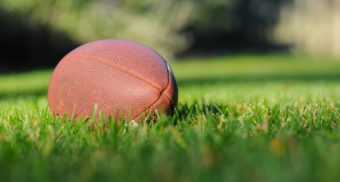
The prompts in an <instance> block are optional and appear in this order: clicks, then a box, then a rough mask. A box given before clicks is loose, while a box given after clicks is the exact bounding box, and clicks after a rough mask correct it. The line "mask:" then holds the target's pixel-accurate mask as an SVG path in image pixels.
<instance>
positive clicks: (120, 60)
mask: <svg viewBox="0 0 340 182" xmlns="http://www.w3.org/2000/svg"><path fill="white" fill-rule="evenodd" d="M177 97H178V90H177V85H176V80H175V77H174V74H173V72H172V71H171V68H170V66H169V65H168V64H167V62H166V61H165V60H164V59H163V57H162V56H160V55H159V54H158V53H157V52H156V51H154V50H153V49H151V48H149V47H147V46H144V45H142V44H140V43H136V42H133V41H129V40H117V39H109V40H98V41H94V42H90V43H87V44H84V45H82V46H80V47H78V48H76V49H74V50H73V51H71V52H70V53H68V54H67V55H66V56H65V57H64V58H63V59H62V60H61V61H60V62H59V63H58V65H57V66H56V68H55V70H54V71H53V74H52V77H51V80H50V83H49V88H48V105H49V108H50V110H51V112H52V113H53V114H54V115H59V116H63V115H66V116H68V117H69V118H78V117H91V116H92V115H93V114H94V111H96V113H95V114H96V115H97V116H98V115H99V114H101V113H103V114H104V116H105V117H106V118H108V117H110V116H112V117H113V118H114V119H116V120H119V119H130V120H138V119H140V118H144V116H145V114H148V113H150V112H154V111H159V112H163V113H167V114H171V113H172V112H173V110H174V107H175V106H176V104H177ZM95 108H96V109H95Z"/></svg>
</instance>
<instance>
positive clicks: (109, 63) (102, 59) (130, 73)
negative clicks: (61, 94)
mask: <svg viewBox="0 0 340 182" xmlns="http://www.w3.org/2000/svg"><path fill="white" fill-rule="evenodd" d="M77 58H78V59H85V60H87V61H89V60H96V61H98V63H101V64H104V65H108V66H111V67H113V68H115V69H117V70H119V71H122V72H124V73H127V74H129V75H131V76H133V77H135V78H137V79H138V80H141V81H144V82H146V83H148V84H149V85H150V86H151V87H153V88H155V89H156V90H157V91H158V92H159V90H162V88H161V87H159V86H158V85H157V84H155V83H153V82H152V81H150V80H148V79H145V78H143V77H141V76H139V75H137V74H135V73H134V72H131V71H129V70H127V69H124V68H121V67H119V66H118V65H116V64H114V63H112V62H110V61H108V60H107V59H104V58H99V57H92V56H83V55H76V56H68V57H67V58H66V59H71V60H73V59H77ZM167 72H168V70H167ZM168 80H169V78H168ZM168 82H169V81H168ZM167 85H168V84H167ZM162 92H163V91H162ZM162 92H161V93H162Z"/></svg>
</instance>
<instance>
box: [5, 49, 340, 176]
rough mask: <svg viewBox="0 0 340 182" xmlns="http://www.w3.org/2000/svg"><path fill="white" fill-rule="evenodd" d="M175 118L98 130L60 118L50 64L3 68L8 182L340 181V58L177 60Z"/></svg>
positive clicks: (114, 125) (172, 63)
mask: <svg viewBox="0 0 340 182" xmlns="http://www.w3.org/2000/svg"><path fill="white" fill-rule="evenodd" d="M171 66H172V67H173V70H174V73H175V75H176V78H177V81H178V85H179V104H178V107H177V110H176V113H175V115H173V116H160V117H159V118H158V121H157V122H156V123H154V124H152V123H140V124H139V125H138V126H137V127H134V126H132V125H131V124H130V123H128V122H119V123H115V122H110V124H109V125H108V126H107V127H106V128H105V129H101V128H100V126H99V129H98V130H93V129H92V128H91V127H89V126H88V125H86V124H84V123H82V122H80V121H78V122H70V121H68V120H67V119H66V118H57V117H53V116H51V114H50V112H49V110H48V107H47V97H46V91H47V85H48V81H49V77H50V75H51V71H50V70H42V71H32V72H28V73H19V74H7V75H6V74H2V75H0V178H1V181H101V180H110V181H132V180H134V181H150V180H152V181H160V180H161V181H211V180H215V181H221V180H223V181H225V180H229V181H339V178H340V173H339V171H340V113H339V109H340V61H339V60H334V59H332V58H329V59H327V58H323V59H318V58H309V57H305V56H293V55H281V54H274V55H235V56H227V57H214V58H207V59H203V58H201V59H197V60H195V59H190V60H183V61H181V62H179V61H178V62H171Z"/></svg>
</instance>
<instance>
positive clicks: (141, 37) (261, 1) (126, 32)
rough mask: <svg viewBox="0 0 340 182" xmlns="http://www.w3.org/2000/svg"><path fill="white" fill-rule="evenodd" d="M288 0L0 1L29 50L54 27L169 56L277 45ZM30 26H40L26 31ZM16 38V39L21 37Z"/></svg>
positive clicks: (77, 38)
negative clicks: (276, 36)
mask: <svg viewBox="0 0 340 182" xmlns="http://www.w3.org/2000/svg"><path fill="white" fill-rule="evenodd" d="M290 1H291V0H276V1H272V0H167V1H165V0H72V1H70V0H1V1H0V7H2V9H3V10H5V11H6V12H7V14H11V15H13V16H14V15H15V16H17V17H19V16H20V17H22V18H21V21H22V22H21V21H8V20H6V16H5V17H3V18H2V19H0V21H2V22H0V23H5V25H4V26H6V27H18V26H21V28H18V29H15V31H14V32H16V33H15V34H25V33H26V34H27V35H26V37H34V39H33V38H31V39H25V40H26V44H27V45H28V46H27V50H26V52H28V53H29V52H34V51H33V50H31V47H35V46H36V44H37V43H36V42H38V41H39V42H40V41H47V42H51V40H53V41H54V40H55V39H47V38H46V34H44V33H41V32H40V31H42V32H46V31H47V32H52V31H54V32H63V33H64V35H63V36H65V37H69V38H70V40H74V41H75V42H78V43H83V42H87V41H92V40H95V39H104V38H123V39H132V40H136V41H139V42H143V43H144V44H146V45H149V46H150V47H153V48H155V49H156V50H157V51H159V52H160V53H161V54H162V55H164V56H165V57H166V58H169V57H172V56H173V55H179V53H181V54H180V55H185V54H190V53H193V52H199V53H200V54H205V53H209V52H212V53H216V52H222V53H225V52H226V51H230V50H232V51H234V50H249V49H250V50H252V49H255V50H269V49H273V48H278V47H279V46H278V45H277V44H276V42H274V39H273V38H272V37H273V36H272V30H273V27H274V26H275V25H276V23H277V21H278V16H279V10H280V8H281V6H282V5H283V4H285V3H287V2H290ZM7 17H8V16H7ZM15 24H21V25H15ZM35 26H36V27H35ZM31 29H34V30H36V29H39V31H26V30H31ZM21 30H22V32H20V31H21ZM37 32H39V33H37ZM2 33H3V34H4V35H2V36H3V37H6V34H8V33H9V35H11V36H16V35H14V33H11V31H9V30H8V28H6V29H4V30H2ZM30 34H32V35H33V36H30ZM38 35H41V36H42V37H36V36H38ZM17 37H18V36H17ZM44 37H45V38H44ZM16 40H19V38H17V39H16ZM56 42H58V41H57V39H56ZM15 43H16V44H18V45H20V41H18V42H15ZM45 44H47V43H46V42H45V43H42V44H41V45H45ZM42 47H45V46H42ZM71 47H72V46H71ZM46 52H47V51H46ZM32 54H33V53H32ZM46 54H47V53H46ZM35 55H36V56H39V54H35ZM51 55H53V54H52V53H51ZM15 59H17V58H15ZM41 59H42V58H41ZM45 61H49V60H45Z"/></svg>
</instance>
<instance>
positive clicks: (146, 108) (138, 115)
mask: <svg viewBox="0 0 340 182" xmlns="http://www.w3.org/2000/svg"><path fill="white" fill-rule="evenodd" d="M165 65H166V66H168V65H167V63H165ZM166 72H167V75H168V83H167V84H166V86H165V87H164V89H163V90H162V92H161V93H160V94H159V96H158V98H157V99H156V100H155V101H153V102H152V103H151V104H150V105H149V106H147V107H145V109H144V110H145V111H147V110H149V109H150V108H151V107H153V106H154V105H155V104H156V103H157V102H158V101H159V99H160V98H161V97H162V95H163V94H164V92H165V90H166V89H167V88H168V87H169V85H170V73H169V70H168V68H167V69H166ZM165 95H166V94H165ZM166 96H167V95H166ZM168 99H169V98H168ZM169 101H170V99H169ZM170 104H172V102H171V101H170ZM141 114H142V112H141V113H138V114H137V116H135V117H133V119H132V120H135V119H137V118H138V117H140V115H141Z"/></svg>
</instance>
